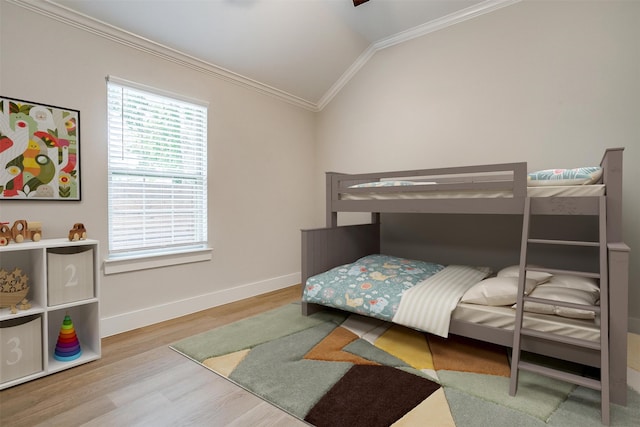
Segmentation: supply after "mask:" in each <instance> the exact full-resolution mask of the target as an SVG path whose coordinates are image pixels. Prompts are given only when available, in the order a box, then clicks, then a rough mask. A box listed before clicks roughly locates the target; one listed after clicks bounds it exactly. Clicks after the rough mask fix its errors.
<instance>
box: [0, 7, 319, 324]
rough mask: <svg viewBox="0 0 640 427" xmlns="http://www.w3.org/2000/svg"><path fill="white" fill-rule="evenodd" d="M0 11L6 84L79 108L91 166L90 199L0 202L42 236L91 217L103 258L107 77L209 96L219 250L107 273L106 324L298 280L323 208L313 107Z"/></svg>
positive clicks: (85, 174)
mask: <svg viewBox="0 0 640 427" xmlns="http://www.w3.org/2000/svg"><path fill="white" fill-rule="evenodd" d="M0 12H1V18H0V19H1V20H0V24H1V29H0V43H1V44H0V52H1V59H0V61H1V62H0V94H2V95H4V96H7V97H13V98H19V99H25V100H29V101H33V102H41V103H45V104H52V105H57V106H63V107H68V108H73V109H77V110H80V112H81V116H80V118H81V177H82V201H81V202H41V201H29V202H25V201H0V219H1V220H2V221H12V222H13V221H15V220H17V219H23V218H24V219H28V220H32V221H38V220H39V221H42V222H43V231H44V236H45V238H46V237H64V236H66V234H67V233H68V230H69V228H70V227H71V225H72V224H73V223H75V222H83V223H84V224H85V225H86V227H87V229H88V233H89V237H92V238H95V239H99V240H100V242H101V244H100V251H101V255H102V256H103V257H105V256H106V255H107V249H108V248H107V179H106V177H107V170H106V168H107V162H106V155H107V141H106V136H107V131H106V123H105V122H106V83H105V76H107V75H109V74H110V75H115V76H118V77H121V78H124V79H127V80H131V81H136V82H139V83H143V84H146V85H150V86H154V87H158V88H161V89H164V90H168V91H172V92H176V93H181V94H184V95H186V96H190V97H194V98H198V99H202V100H205V101H208V102H209V103H210V107H209V132H208V139H209V151H208V161H209V241H210V244H211V247H213V250H214V252H213V261H211V262H201V263H195V264H187V265H181V266H175V267H164V268H160V269H156V270H144V271H139V272H134V273H122V274H116V275H109V276H102V279H101V285H102V294H101V298H102V306H101V309H102V313H101V317H102V319H103V322H102V334H103V335H110V334H113V333H117V332H121V331H124V330H128V329H133V328H136V327H139V326H142V325H145V324H149V323H154V322H156V321H160V320H166V319H169V318H171V317H174V316H179V315H182V314H186V313H189V312H191V311H195V310H200V309H204V308H206V307H210V306H214V305H219V304H224V303H226V302H229V301H232V300H237V299H241V298H245V297H248V296H252V295H255V294H259V293H262V292H266V291H269V290H273V289H278V288H281V287H284V286H289V285H293V284H295V283H298V282H299V280H300V273H299V271H300V233H299V229H300V228H302V227H304V226H308V225H309V224H310V223H312V222H313V220H312V218H313V217H314V216H315V212H316V211H317V210H318V209H316V207H314V206H313V203H314V201H315V199H314V198H313V197H312V194H311V193H312V190H313V175H312V173H310V172H309V171H312V170H314V144H315V116H314V114H313V113H311V112H309V111H306V110H303V109H302V108H299V107H296V106H293V105H290V104H287V103H285V102H283V101H280V100H276V99H275V98H272V97H269V96H266V95H262V94H260V93H258V92H256V91H253V90H250V89H247V88H245V87H242V86H240V85H237V84H233V83H230V82H228V81H225V80H223V79H220V78H217V77H215V76H213V75H212V74H210V73H203V72H199V71H195V70H193V69H190V68H186V67H183V66H180V65H178V64H175V63H173V62H170V61H167V60H164V59H161V58H159V57H157V56H155V55H151V54H148V53H143V52H141V51H139V50H135V49H133V48H129V47H126V46H124V45H122V44H119V43H116V42H113V41H110V40H107V39H105V38H103V37H99V36H97V35H94V34H92V33H89V32H86V31H83V30H80V29H76V28H74V27H71V26H69V25H65V24H62V23H60V22H57V21H55V20H53V19H51V18H47V17H44V16H42V15H40V14H37V13H34V12H30V11H27V10H25V9H22V8H20V7H18V6H15V5H13V4H11V3H7V2H4V1H1V2H0Z"/></svg>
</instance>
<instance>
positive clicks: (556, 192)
mask: <svg viewBox="0 0 640 427" xmlns="http://www.w3.org/2000/svg"><path fill="white" fill-rule="evenodd" d="M383 182H385V181H383ZM428 185H430V183H414V184H411V185H410V186H411V187H414V186H428ZM389 187H396V186H394V185H385V186H384V187H383V186H381V187H371V189H370V190H371V191H367V192H358V193H355V194H354V193H349V192H348V191H349V190H348V189H345V190H344V191H343V192H341V193H340V200H398V199H405V200H411V199H415V200H420V199H498V198H512V197H513V192H511V191H500V190H499V191H491V190H487V191H402V190H403V189H405V188H406V187H407V185H405V184H403V185H397V187H398V191H388V189H389ZM359 188H364V187H359ZM376 188H385V189H386V190H387V191H384V192H379V191H376ZM412 190H413V189H412ZM604 194H605V186H604V184H591V185H557V186H556V185H546V186H540V187H527V196H529V197H593V196H603V195H604Z"/></svg>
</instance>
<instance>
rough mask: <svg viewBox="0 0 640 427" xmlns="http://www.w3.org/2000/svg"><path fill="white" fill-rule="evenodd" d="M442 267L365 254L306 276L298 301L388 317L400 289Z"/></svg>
mask: <svg viewBox="0 0 640 427" xmlns="http://www.w3.org/2000/svg"><path fill="white" fill-rule="evenodd" d="M442 269H444V266H443V265H440V264H435V263H431V262H426V261H416V260H410V259H404V258H397V257H393V256H388V255H369V256H366V257H364V258H361V259H359V260H357V261H356V262H354V263H352V264H345V265H342V266H339V267H335V268H333V269H331V270H329V271H327V272H324V273H321V274H318V275H316V276H313V277H310V278H309V279H308V280H307V283H306V286H305V288H304V291H303V295H302V301H305V302H310V303H316V304H321V305H324V306H329V307H335V308H339V309H341V310H346V311H350V312H353V313H358V314H362V315H365V316H369V317H376V318H378V319H382V320H387V321H391V320H392V319H393V316H394V315H395V313H396V312H397V310H398V307H399V306H400V300H401V299H402V295H403V293H404V292H405V291H407V290H408V289H411V288H412V287H414V286H415V285H417V284H418V283H419V282H421V281H423V280H425V279H426V278H428V277H430V276H432V275H434V274H435V273H437V272H439V271H440V270H442Z"/></svg>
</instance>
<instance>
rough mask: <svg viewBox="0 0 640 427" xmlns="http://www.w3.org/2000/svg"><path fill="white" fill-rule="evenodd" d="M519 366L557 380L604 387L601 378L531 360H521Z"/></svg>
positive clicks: (597, 387) (597, 388)
mask: <svg viewBox="0 0 640 427" xmlns="http://www.w3.org/2000/svg"><path fill="white" fill-rule="evenodd" d="M518 368H519V369H522V370H525V371H529V372H535V373H537V374H540V375H544V376H546V377H550V378H555V379H557V380H561V381H566V382H569V383H572V384H576V385H581V386H584V387H588V388H591V389H593V390H601V389H602V383H601V382H600V381H599V380H594V379H593V378H587V377H583V376H581V375H576V374H571V373H569V372H564V371H559V370H557V369H552V368H547V367H546V366H541V365H536V364H534V363H529V362H520V363H518Z"/></svg>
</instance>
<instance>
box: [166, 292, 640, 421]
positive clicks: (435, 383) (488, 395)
mask: <svg viewBox="0 0 640 427" xmlns="http://www.w3.org/2000/svg"><path fill="white" fill-rule="evenodd" d="M171 348H172V349H173V350H175V351H177V352H179V353H181V354H183V355H184V356H186V357H188V358H190V359H192V360H193V361H195V362H197V363H199V364H201V365H203V366H205V367H207V368H208V369H209V370H211V371H213V372H215V373H217V374H218V375H220V376H222V377H224V378H226V379H228V380H230V381H232V382H234V383H235V384H237V385H239V386H241V387H243V388H245V389H246V390H248V391H250V392H252V393H253V394H255V395H257V396H258V397H260V398H262V399H263V400H265V401H267V402H270V403H271V404H273V405H275V406H277V407H279V408H281V409H283V410H284V411H287V412H289V413H290V414H292V415H293V416H295V417H297V418H299V419H301V420H304V421H306V422H307V423H308V424H310V425H314V426H318V427H323V426H331V427H340V426H349V427H359V426H366V427H376V426H379V427H388V426H393V427H413V426H436V427H448V426H451V427H463V426H464V427H466V426H469V427H485V426H495V427H501V426H505V427H507V426H508V427H512V426H525V427H526V426H531V427H543V426H545V427H547V426H558V427H560V426H562V427H589V426H600V425H601V423H600V394H599V392H597V391H594V390H590V389H587V388H583V387H576V386H574V385H571V384H568V383H565V382H562V381H557V380H554V379H551V378H547V377H544V376H540V375H536V374H534V373H529V372H526V371H521V372H520V380H519V384H518V392H517V394H516V396H515V397H511V396H509V393H508V390H509V359H508V353H507V350H506V349H505V348H504V347H500V346H494V345H491V344H488V343H482V342H478V341H473V340H466V339H462V338H460V337H455V336H450V337H449V338H447V339H443V338H439V337H436V336H433V335H430V334H425V333H422V332H418V331H415V330H413V329H409V328H405V327H401V326H397V325H392V324H390V323H387V322H382V321H378V320H375V319H370V318H366V317H361V316H358V315H349V314H346V313H337V312H328V311H323V312H319V313H315V314H313V315H311V316H303V315H301V309H300V304H299V303H294V304H288V305H285V306H283V307H280V308H277V309H274V310H271V311H268V312H265V313H262V314H259V315H256V316H254V317H250V318H247V319H243V320H240V321H238V322H235V323H232V324H229V325H225V326H222V327H219V328H216V329H213V330H211V331H208V332H204V333H201V334H198V335H195V336H192V337H189V338H185V339H183V340H181V341H179V342H176V343H174V344H172V345H171ZM638 420H640V395H639V394H638V392H637V391H635V390H633V389H631V388H629V390H628V404H627V406H626V407H621V406H618V405H615V404H612V405H611V425H612V426H629V427H631V426H638V425H640V424H639V423H638Z"/></svg>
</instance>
